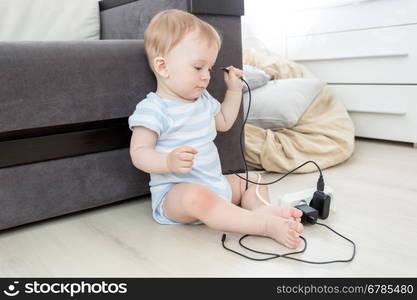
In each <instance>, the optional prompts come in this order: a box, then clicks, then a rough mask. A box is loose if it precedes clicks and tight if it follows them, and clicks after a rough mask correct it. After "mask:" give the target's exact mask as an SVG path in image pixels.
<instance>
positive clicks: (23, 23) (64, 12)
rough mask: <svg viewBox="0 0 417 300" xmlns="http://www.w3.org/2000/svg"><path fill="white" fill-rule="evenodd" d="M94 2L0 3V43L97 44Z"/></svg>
mask: <svg viewBox="0 0 417 300" xmlns="http://www.w3.org/2000/svg"><path fill="white" fill-rule="evenodd" d="M99 38H100V11H99V6H98V1H97V0H1V1H0V40H4V41H29V40H36V41H45V40H98V39H99Z"/></svg>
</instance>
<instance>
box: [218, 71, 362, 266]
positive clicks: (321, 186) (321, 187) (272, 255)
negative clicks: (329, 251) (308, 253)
mask: <svg viewBox="0 0 417 300" xmlns="http://www.w3.org/2000/svg"><path fill="white" fill-rule="evenodd" d="M222 70H224V71H225V72H227V73H228V72H229V70H227V69H226V68H222ZM241 80H242V81H243V82H244V83H245V84H246V86H247V88H248V94H249V100H248V109H247V112H246V116H245V119H244V120H243V124H242V127H241V131H240V139H239V142H240V152H241V155H242V158H243V162H244V165H245V175H246V178H244V177H242V176H240V175H239V174H238V173H236V172H232V171H230V170H229V172H230V173H233V174H234V175H236V176H238V177H239V178H241V179H243V180H245V182H246V187H245V189H246V190H247V189H248V183H249V182H250V183H253V184H257V185H270V184H274V183H276V182H278V181H280V180H282V179H284V178H285V177H286V176H288V175H290V174H292V173H293V172H295V171H296V170H298V169H300V168H301V167H303V166H305V165H306V164H308V163H312V164H314V165H315V166H316V168H317V170H318V171H319V173H320V176H319V179H318V181H317V190H318V191H323V190H324V180H323V173H322V171H321V168H320V166H319V165H318V164H317V163H316V162H315V161H312V160H309V161H306V162H305V163H303V164H301V165H299V166H298V167H296V168H295V169H293V170H291V171H289V172H287V173H286V174H284V175H283V176H281V177H280V178H278V179H276V180H274V181H271V182H255V181H252V180H249V172H248V166H247V164H246V158H245V153H244V150H243V134H244V130H245V125H246V122H247V120H248V117H249V112H250V106H251V102H252V94H251V89H250V86H249V84H248V83H247V81H246V80H245V79H244V78H243V77H242V78H241ZM243 96H244V95H243V93H242V100H243ZM315 224H318V225H321V226H324V227H327V228H328V229H329V230H331V231H333V232H334V233H336V234H337V235H338V236H340V237H342V238H344V239H345V240H347V241H348V242H350V243H351V244H352V245H353V254H352V257H351V258H349V259H346V260H332V261H319V262H314V261H308V260H303V259H299V258H295V257H291V256H290V255H295V254H300V253H303V252H305V250H306V248H307V240H306V239H305V238H304V237H302V236H301V235H300V238H301V239H302V240H303V241H304V248H303V249H302V250H300V251H295V252H289V253H285V254H278V253H269V252H263V251H258V250H254V249H251V248H249V247H247V246H245V245H244V244H243V243H242V240H243V239H245V238H246V237H248V236H250V235H249V234H246V235H244V236H242V237H241V238H240V239H239V244H240V246H241V247H243V248H245V249H247V250H249V251H252V252H254V253H258V254H264V255H270V257H266V258H254V257H250V256H247V255H245V254H242V253H240V252H238V251H236V250H233V249H230V248H228V247H226V245H225V242H226V234H225V233H224V234H223V236H222V245H223V248H225V249H226V250H228V251H231V252H233V253H235V254H238V255H240V256H242V257H245V258H247V259H251V260H256V261H265V260H271V259H275V258H279V257H282V258H287V259H292V260H296V261H300V262H304V263H309V264H331V263H337V262H350V261H352V260H353V258H354V257H355V255H356V245H355V243H354V242H353V241H352V240H350V239H348V238H347V237H345V236H343V235H341V234H340V233H338V232H336V231H335V230H334V229H332V228H330V227H329V226H327V225H325V224H323V223H318V222H316V223H315Z"/></svg>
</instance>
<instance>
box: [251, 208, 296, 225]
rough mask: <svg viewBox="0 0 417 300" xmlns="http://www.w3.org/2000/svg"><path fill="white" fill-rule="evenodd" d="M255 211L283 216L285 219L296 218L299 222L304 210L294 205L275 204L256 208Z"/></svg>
mask: <svg viewBox="0 0 417 300" xmlns="http://www.w3.org/2000/svg"><path fill="white" fill-rule="evenodd" d="M254 211H256V212H259V213H264V214H268V215H273V216H278V217H282V218H284V219H290V220H294V221H297V222H301V216H302V215H303V212H302V211H301V210H299V209H296V208H294V207H279V206H273V205H270V206H269V205H265V206H261V207H259V208H257V209H255V210H254Z"/></svg>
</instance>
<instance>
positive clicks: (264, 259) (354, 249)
mask: <svg viewBox="0 0 417 300" xmlns="http://www.w3.org/2000/svg"><path fill="white" fill-rule="evenodd" d="M316 224H318V225H321V226H324V227H326V228H328V229H329V230H331V231H333V232H334V233H336V234H337V235H338V236H340V237H342V238H343V239H345V240H347V241H348V242H349V243H351V244H352V246H353V253H352V256H351V257H350V258H348V259H337V260H330V261H310V260H305V259H300V258H296V257H292V256H291V255H295V254H300V253H303V252H305V250H306V249H307V240H306V239H305V238H304V237H303V236H300V238H301V239H302V240H303V242H304V247H303V249H301V250H299V251H294V252H289V253H285V254H278V253H272V252H264V251H259V250H254V249H251V248H249V247H248V246H245V245H244V244H243V242H242V241H243V240H244V239H245V238H247V237H249V236H251V235H249V234H245V235H244V236H242V237H241V238H240V239H239V245H240V246H241V247H243V248H245V249H246V250H249V251H251V252H254V253H258V254H263V255H269V257H265V258H256V257H250V256H248V255H245V254H243V253H240V252H238V251H236V250H233V249H230V248H228V247H227V246H226V234H225V233H224V234H223V236H222V245H223V248H224V249H226V250H228V251H230V252H233V253H235V254H237V255H240V256H242V257H244V258H247V259H250V260H255V261H266V260H271V259H276V258H280V257H282V258H287V259H292V260H296V261H299V262H303V263H307V264H316V265H324V264H333V263H341V262H345V263H347V262H351V261H352V260H353V259H354V258H355V255H356V244H355V243H354V242H353V241H352V240H350V239H348V238H347V237H345V236H343V235H341V234H340V233H338V232H337V231H336V230H334V229H332V228H330V227H329V226H327V225H326V224H323V223H319V222H316Z"/></svg>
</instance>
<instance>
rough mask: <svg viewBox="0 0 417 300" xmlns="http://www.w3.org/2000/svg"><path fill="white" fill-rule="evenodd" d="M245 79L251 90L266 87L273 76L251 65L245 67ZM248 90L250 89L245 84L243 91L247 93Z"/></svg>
mask: <svg viewBox="0 0 417 300" xmlns="http://www.w3.org/2000/svg"><path fill="white" fill-rule="evenodd" d="M243 78H244V79H245V80H246V81H247V83H248V84H249V86H250V89H251V90H254V89H256V88H258V87H261V86H264V85H265V84H267V83H268V81H269V80H271V76H269V75H268V74H266V73H265V72H264V71H262V70H261V69H258V68H256V67H254V66H251V65H243ZM247 90H248V88H247V87H246V85H245V84H243V91H245V92H246V91H247Z"/></svg>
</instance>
